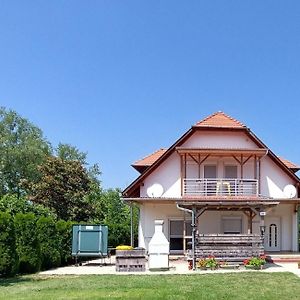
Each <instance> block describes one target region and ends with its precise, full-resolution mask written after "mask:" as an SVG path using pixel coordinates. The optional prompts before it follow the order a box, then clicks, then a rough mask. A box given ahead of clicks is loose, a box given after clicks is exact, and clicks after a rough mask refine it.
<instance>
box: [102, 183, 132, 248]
mask: <svg viewBox="0 0 300 300" xmlns="http://www.w3.org/2000/svg"><path fill="white" fill-rule="evenodd" d="M100 205H101V208H102V212H103V214H104V220H103V222H104V223H105V224H106V225H108V230H109V234H108V235H109V245H111V246H117V245H120V244H130V207H129V206H128V205H127V204H125V203H124V202H123V201H122V199H121V198H120V190H119V189H108V190H107V191H104V192H103V194H102V199H101V204H100ZM137 220H138V209H137V207H134V209H133V221H134V232H135V234H137V223H138V222H137Z"/></svg>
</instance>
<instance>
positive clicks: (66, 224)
mask: <svg viewBox="0 0 300 300" xmlns="http://www.w3.org/2000/svg"><path fill="white" fill-rule="evenodd" d="M72 225H73V222H71V221H64V220H59V221H57V223H56V230H57V234H58V244H59V252H60V259H61V264H62V265H63V266H65V265H67V264H69V263H70V262H71V261H72V256H71V250H72V249H71V248H72Z"/></svg>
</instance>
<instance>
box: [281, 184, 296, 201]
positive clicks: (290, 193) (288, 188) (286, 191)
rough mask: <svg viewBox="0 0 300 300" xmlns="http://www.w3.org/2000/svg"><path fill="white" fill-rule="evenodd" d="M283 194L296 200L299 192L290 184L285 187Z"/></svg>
mask: <svg viewBox="0 0 300 300" xmlns="http://www.w3.org/2000/svg"><path fill="white" fill-rule="evenodd" d="M283 193H284V195H285V196H286V197H287V198H294V197H295V196H296V194H297V190H296V188H295V187H294V186H293V185H292V184H288V185H286V186H285V187H284V189H283Z"/></svg>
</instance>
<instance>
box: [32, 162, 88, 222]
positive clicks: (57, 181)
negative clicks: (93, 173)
mask: <svg viewBox="0 0 300 300" xmlns="http://www.w3.org/2000/svg"><path fill="white" fill-rule="evenodd" d="M39 171H40V172H41V180H40V181H39V182H37V183H34V184H33V185H31V193H32V197H31V199H32V201H34V202H36V203H41V204H43V205H45V206H47V207H49V208H50V209H53V210H54V211H55V212H56V214H57V216H58V218H60V219H63V220H75V221H87V220H89V218H90V217H89V215H90V212H91V211H92V207H91V205H90V203H89V201H88V199H87V195H88V193H89V192H90V183H91V180H90V178H89V175H88V172H87V170H86V169H85V168H84V167H83V166H82V165H81V163H80V162H79V161H76V160H72V161H66V160H62V159H61V158H58V157H48V159H47V160H46V161H45V162H44V163H43V164H42V165H41V166H40V167H39Z"/></svg>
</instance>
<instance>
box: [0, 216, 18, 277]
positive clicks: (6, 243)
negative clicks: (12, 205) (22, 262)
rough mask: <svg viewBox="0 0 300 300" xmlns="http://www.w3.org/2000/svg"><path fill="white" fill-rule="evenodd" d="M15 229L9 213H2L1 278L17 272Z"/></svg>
mask: <svg viewBox="0 0 300 300" xmlns="http://www.w3.org/2000/svg"><path fill="white" fill-rule="evenodd" d="M17 269H18V255H17V251H16V240H15V228H14V222H13V218H12V217H11V215H10V214H9V213H6V212H0V276H11V275H14V274H15V273H16V272H17Z"/></svg>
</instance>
